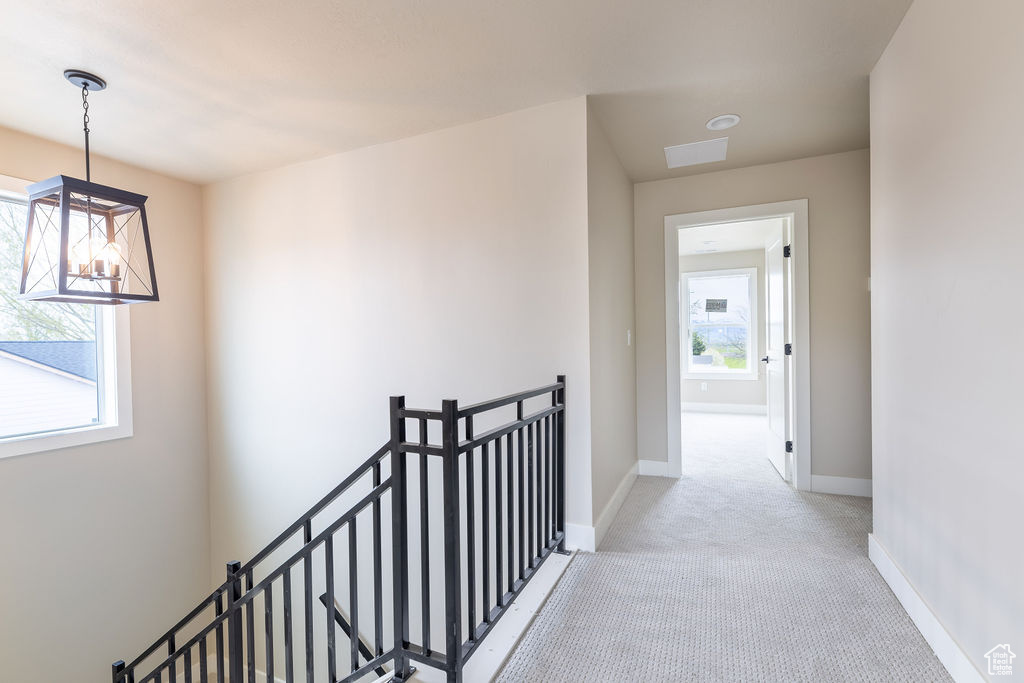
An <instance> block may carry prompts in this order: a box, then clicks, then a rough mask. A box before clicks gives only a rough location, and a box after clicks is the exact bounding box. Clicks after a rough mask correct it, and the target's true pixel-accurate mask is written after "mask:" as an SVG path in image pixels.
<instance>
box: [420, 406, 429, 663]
mask: <svg viewBox="0 0 1024 683" xmlns="http://www.w3.org/2000/svg"><path fill="white" fill-rule="evenodd" d="M420 445H422V446H426V445H427V421H426V419H423V418H421V419H420ZM428 489H429V487H428V486H427V454H426V453H421V454H420V609H421V611H422V613H421V615H420V622H421V627H422V629H421V639H422V641H423V642H422V643H420V644H421V645H422V646H423V653H424V654H426V655H429V654H430V507H429V505H428V501H427V491H428Z"/></svg>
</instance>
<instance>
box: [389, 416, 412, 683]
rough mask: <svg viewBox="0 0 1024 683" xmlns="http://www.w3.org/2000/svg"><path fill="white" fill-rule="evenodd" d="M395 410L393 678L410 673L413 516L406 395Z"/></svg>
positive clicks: (392, 521)
mask: <svg viewBox="0 0 1024 683" xmlns="http://www.w3.org/2000/svg"><path fill="white" fill-rule="evenodd" d="M390 409H391V549H392V555H391V557H392V559H391V561H392V564H393V565H394V568H393V570H392V578H393V582H392V585H393V591H394V597H393V603H394V622H395V623H394V653H395V662H394V667H395V668H394V671H395V676H394V678H393V679H392V680H395V681H406V680H408V678H409V676H410V671H409V657H408V655H407V654H406V648H407V647H408V645H407V644H408V642H409V561H408V552H409V537H408V531H409V529H408V526H409V518H408V513H407V512H406V498H407V496H408V490H407V488H408V487H407V485H406V461H405V447H404V444H405V441H406V436H405V416H404V415H403V414H402V411H403V410H405V396H392V397H391V402H390Z"/></svg>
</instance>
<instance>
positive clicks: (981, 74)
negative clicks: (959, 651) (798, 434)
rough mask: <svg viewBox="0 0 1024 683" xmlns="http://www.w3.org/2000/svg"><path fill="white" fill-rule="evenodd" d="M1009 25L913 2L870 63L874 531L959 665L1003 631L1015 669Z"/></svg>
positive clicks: (1023, 591)
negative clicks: (954, 646)
mask: <svg viewBox="0 0 1024 683" xmlns="http://www.w3.org/2000/svg"><path fill="white" fill-rule="evenodd" d="M1021 26H1024V4H1021V3H1020V2H1018V1H1017V0H988V1H987V2H981V3H958V2H948V1H939V0H917V2H915V3H914V4H913V6H911V8H910V11H909V12H908V13H907V16H906V18H905V19H904V20H903V23H902V25H901V26H900V28H899V30H898V31H897V32H896V34H895V36H894V37H893V39H892V42H891V43H890V45H889V47H888V48H887V50H886V52H885V53H884V55H883V56H882V58H881V59H880V60H879V62H878V64H877V65H876V67H875V69H874V71H873V72H872V74H871V147H872V159H871V196H872V229H871V269H872V272H871V279H872V290H873V291H872V301H871V304H872V320H871V323H872V357H873V367H872V386H873V395H874V406H873V425H874V432H873V452H874V468H873V469H874V534H875V538H876V540H878V541H879V542H880V543H881V544H882V545H883V546H884V547H885V548H886V549H887V550H888V552H889V554H890V556H891V557H892V558H893V559H894V560H895V562H896V563H897V564H898V565H899V567H900V568H901V569H902V571H903V572H904V574H905V575H906V577H907V578H908V579H909V581H910V583H911V584H912V585H913V586H914V588H915V589H916V591H917V592H918V593H919V594H920V596H921V598H923V600H924V601H925V603H927V605H928V606H929V607H930V608H931V609H932V611H933V612H934V613H935V615H936V616H937V617H938V619H939V621H940V622H941V623H942V624H943V625H944V626H945V627H946V629H947V630H948V632H949V633H950V634H951V635H952V637H953V638H954V640H955V641H956V642H957V643H958V644H959V645H960V646H961V647H962V648H963V651H964V652H965V653H966V655H967V656H968V657H969V658H970V660H971V661H972V662H973V664H974V666H975V667H977V668H978V669H979V670H981V671H984V670H985V659H984V656H983V655H984V653H985V652H987V651H988V650H989V649H990V648H991V647H993V646H994V645H996V644H997V643H1009V644H1010V645H1011V647H1012V648H1013V650H1014V651H1015V652H1016V653H1017V655H1018V657H1017V660H1016V663H1015V669H1017V677H1018V678H1019V677H1020V676H1021V675H1022V674H1021V671H1022V670H1024V652H1022V650H1024V544H1022V543H1021V542H1020V538H1021V525H1022V523H1024V496H1022V495H1021V492H1022V481H1024V458H1022V454H1024V447H1022V446H1021V437H1020V426H1019V425H1020V418H1021V408H1022V407H1024V405H1022V402H1021V386H1022V385H1024V365H1022V364H1021V363H1020V362H1019V360H1018V359H1017V355H1018V354H1019V352H1020V347H1021V341H1022V340H1024V319H1022V317H1021V312H1022V306H1021V293H1022V292H1024V270H1022V269H1021V265H1020V255H1021V253H1022V251H1024V231H1022V230H1021V213H1022V201H1021V187H1022V185H1024V136H1022V135H1021V133H1020V130H1019V129H1018V127H1017V123H1018V122H1019V121H1021V120H1022V119H1024V91H1022V89H1021V87H1020V84H1021V82H1022V78H1024V51H1022V50H1021V41H1020V38H1021ZM967 329H970V330H971V331H970V332H968V331H967ZM974 330H983V332H982V333H980V334H981V336H976V334H978V333H975V332H974Z"/></svg>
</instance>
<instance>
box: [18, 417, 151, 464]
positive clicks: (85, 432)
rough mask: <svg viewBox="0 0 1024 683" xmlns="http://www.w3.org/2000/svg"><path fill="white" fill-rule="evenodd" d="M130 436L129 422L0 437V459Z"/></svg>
mask: <svg viewBox="0 0 1024 683" xmlns="http://www.w3.org/2000/svg"><path fill="white" fill-rule="evenodd" d="M130 436H132V427H131V425H130V424H127V425H122V424H116V425H95V426H93V425H90V426H88V427H75V428H72V429H61V430H57V431H53V432H44V433H42V434H29V435H27V436H13V437H9V438H6V439H0V459H3V458H12V457H14V456H17V455H30V454H32V453H42V452H44V451H53V450H56V449H58V448H71V447H73V446H85V445H87V444H91V443H101V442H103V441H113V440H114V439H126V438H128V437H130Z"/></svg>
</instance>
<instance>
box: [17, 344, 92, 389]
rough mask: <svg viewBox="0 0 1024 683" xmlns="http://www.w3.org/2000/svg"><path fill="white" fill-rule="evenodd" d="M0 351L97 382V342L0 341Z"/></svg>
mask: <svg viewBox="0 0 1024 683" xmlns="http://www.w3.org/2000/svg"><path fill="white" fill-rule="evenodd" d="M0 351H3V352H5V353H9V354H11V355H14V356H19V357H21V358H24V359H25V360H30V361H32V362H33V363H39V364H40V365H45V366H47V367H51V368H54V369H55V370H60V371H61V372H66V373H68V374H69V375H75V376H76V377H81V378H82V379H87V380H90V381H93V382H95V381H96V342H93V341H0Z"/></svg>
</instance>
